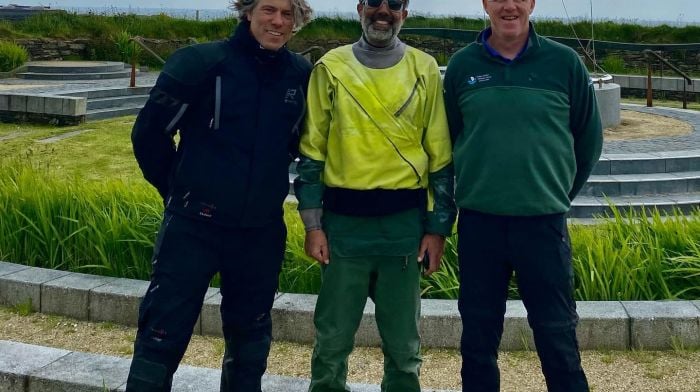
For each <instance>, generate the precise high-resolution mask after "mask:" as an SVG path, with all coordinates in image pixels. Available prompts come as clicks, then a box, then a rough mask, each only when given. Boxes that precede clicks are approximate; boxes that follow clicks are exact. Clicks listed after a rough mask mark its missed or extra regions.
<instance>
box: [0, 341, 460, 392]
mask: <svg viewBox="0 0 700 392" xmlns="http://www.w3.org/2000/svg"><path fill="white" fill-rule="evenodd" d="M130 363H131V360H130V359H129V358H118V357H111V356H106V355H96V354H87V353H81V352H76V351H73V352H71V351H67V350H60V349H54V348H47V347H41V346H34V345H29V344H23V343H15V342H8V341H4V340H0V391H6V392H57V391H60V392H104V391H105V390H109V391H124V390H125V384H126V379H127V376H128V372H129V366H130ZM220 379H221V372H220V371H219V370H216V369H206V368H198V367H192V366H180V367H179V369H178V370H177V372H176V373H175V376H174V378H173V392H205V391H206V392H211V391H217V390H218V389H219V380H220ZM308 387H309V380H305V379H298V378H292V377H282V376H275V375H265V376H263V383H262V390H263V392H306V391H307V390H308ZM350 388H351V389H352V391H353V392H379V391H380V388H379V386H378V385H368V384H350ZM424 391H425V392H450V391H438V390H435V389H424Z"/></svg>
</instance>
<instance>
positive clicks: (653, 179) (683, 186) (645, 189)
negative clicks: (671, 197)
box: [619, 173, 688, 195]
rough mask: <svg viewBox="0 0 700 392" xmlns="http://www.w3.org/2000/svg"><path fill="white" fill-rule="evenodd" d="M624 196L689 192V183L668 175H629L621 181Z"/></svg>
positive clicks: (621, 191) (621, 190) (621, 192)
mask: <svg viewBox="0 0 700 392" xmlns="http://www.w3.org/2000/svg"><path fill="white" fill-rule="evenodd" d="M619 185H620V194H622V195H656V194H669V193H686V192H688V182H687V181H683V180H681V179H680V178H678V177H675V176H671V175H668V174H661V173H652V174H642V175H636V174H635V175H627V176H625V178H624V180H621V181H620V184H619Z"/></svg>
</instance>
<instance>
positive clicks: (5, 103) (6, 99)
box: [0, 94, 10, 110]
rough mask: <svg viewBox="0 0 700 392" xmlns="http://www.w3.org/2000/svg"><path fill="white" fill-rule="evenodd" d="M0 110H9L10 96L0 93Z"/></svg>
mask: <svg viewBox="0 0 700 392" xmlns="http://www.w3.org/2000/svg"><path fill="white" fill-rule="evenodd" d="M0 110H10V96H9V95H4V94H3V95H0Z"/></svg>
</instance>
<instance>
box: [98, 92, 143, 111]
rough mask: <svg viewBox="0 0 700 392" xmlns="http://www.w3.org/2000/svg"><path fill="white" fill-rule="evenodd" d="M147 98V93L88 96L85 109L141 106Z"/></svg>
mask: <svg viewBox="0 0 700 392" xmlns="http://www.w3.org/2000/svg"><path fill="white" fill-rule="evenodd" d="M147 100H148V95H126V96H120V97H105V98H88V101H87V110H88V111H90V110H96V109H109V108H122V107H133V106H137V105H138V106H141V107H143V105H144V104H145V103H146V101H147Z"/></svg>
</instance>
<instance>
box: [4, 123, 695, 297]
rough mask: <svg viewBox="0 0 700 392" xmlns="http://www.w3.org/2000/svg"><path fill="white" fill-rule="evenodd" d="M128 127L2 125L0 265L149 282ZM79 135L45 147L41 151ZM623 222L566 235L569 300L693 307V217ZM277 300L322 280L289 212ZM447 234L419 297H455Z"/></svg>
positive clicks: (147, 190) (148, 223)
mask: <svg viewBox="0 0 700 392" xmlns="http://www.w3.org/2000/svg"><path fill="white" fill-rule="evenodd" d="M133 120H134V118H133V117H123V118H118V119H115V120H106V121H98V122H92V123H89V124H85V125H81V126H77V127H64V128H59V127H52V126H34V125H31V126H30V125H21V126H18V125H8V124H0V138H3V139H4V140H3V141H2V143H0V217H1V218H0V259H3V260H8V261H12V262H18V263H24V264H29V265H35V266H41V267H46V268H58V269H66V270H73V271H81V272H86V273H97V274H103V275H110V276H121V277H129V278H137V279H147V278H148V276H149V272H150V263H149V260H150V254H151V249H152V243H153V239H154V238H155V233H156V231H157V230H158V226H159V221H160V216H161V210H162V201H161V200H160V198H159V196H158V195H157V193H156V192H155V190H153V188H152V187H150V185H148V184H147V183H146V182H145V181H144V180H143V179H142V178H141V175H140V172H139V170H138V167H137V165H136V162H135V161H134V159H133V157H132V154H131V146H130V140H129V131H130V129H131V125H132V124H133ZM73 131H84V132H83V133H81V134H79V135H77V136H74V137H70V138H66V139H63V140H60V141H57V142H55V143H42V142H41V141H42V140H44V139H46V138H48V137H53V136H56V135H59V134H63V133H68V132H73ZM648 218H649V219H647V217H629V218H626V217H623V216H617V218H616V219H614V220H611V221H608V222H607V223H604V224H601V225H597V226H572V227H571V237H572V248H573V254H574V268H575V270H576V275H577V281H576V297H577V298H578V299H582V300H596V299H597V300H612V299H618V300H622V299H636V300H647V299H666V298H685V299H697V298H700V246H698V243H700V212H698V213H697V214H695V215H693V216H691V217H683V216H676V217H674V218H671V219H661V217H660V216H658V215H652V216H650V217H648ZM285 219H286V221H287V225H288V227H289V236H288V244H287V252H286V257H285V259H286V262H285V265H284V268H283V272H282V276H281V279H280V281H281V283H280V287H281V290H282V291H291V292H301V293H314V292H316V291H317V290H318V287H319V284H320V270H319V267H318V265H317V264H316V263H314V262H312V261H311V260H310V259H309V258H308V257H306V256H305V255H304V252H303V237H304V230H303V227H302V224H301V222H300V220H299V218H298V216H297V214H296V211H295V206H294V205H293V204H290V205H287V206H286V214H285ZM455 244H456V236H453V237H451V238H449V239H448V245H447V249H446V254H445V259H444V265H443V268H442V269H441V270H440V271H439V272H437V273H435V274H433V276H431V277H430V278H428V279H424V280H423V290H424V295H425V296H426V297H431V298H455V297H456V296H457V288H458V281H457V276H458V274H457V255H456V246H455Z"/></svg>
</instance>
